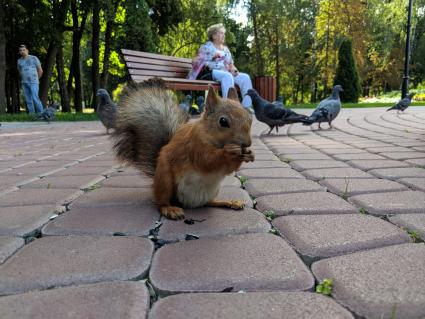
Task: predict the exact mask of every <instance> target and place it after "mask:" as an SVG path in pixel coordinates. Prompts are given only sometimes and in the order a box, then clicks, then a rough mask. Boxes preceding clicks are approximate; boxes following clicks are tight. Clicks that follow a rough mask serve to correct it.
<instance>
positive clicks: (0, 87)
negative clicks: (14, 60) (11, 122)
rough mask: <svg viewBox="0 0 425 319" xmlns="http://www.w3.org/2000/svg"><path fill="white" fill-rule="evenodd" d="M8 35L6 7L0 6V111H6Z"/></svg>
mask: <svg viewBox="0 0 425 319" xmlns="http://www.w3.org/2000/svg"><path fill="white" fill-rule="evenodd" d="M5 77H6V35H5V31H4V9H3V6H0V113H6V108H7V103H6V78H5Z"/></svg>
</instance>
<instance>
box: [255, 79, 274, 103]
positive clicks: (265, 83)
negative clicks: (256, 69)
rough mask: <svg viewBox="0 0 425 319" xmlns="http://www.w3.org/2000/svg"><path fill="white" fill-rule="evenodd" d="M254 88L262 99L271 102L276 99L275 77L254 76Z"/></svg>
mask: <svg viewBox="0 0 425 319" xmlns="http://www.w3.org/2000/svg"><path fill="white" fill-rule="evenodd" d="M254 89H256V90H257V92H258V94H259V95H260V96H261V97H263V98H264V99H266V100H268V101H270V102H273V101H275V100H276V77H274V76H256V77H255V78H254Z"/></svg>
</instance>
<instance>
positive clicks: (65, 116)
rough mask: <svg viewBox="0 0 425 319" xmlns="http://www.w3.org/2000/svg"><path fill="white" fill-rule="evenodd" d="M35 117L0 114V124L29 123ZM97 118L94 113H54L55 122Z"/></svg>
mask: <svg viewBox="0 0 425 319" xmlns="http://www.w3.org/2000/svg"><path fill="white" fill-rule="evenodd" d="M34 117H35V115H30V114H26V113H19V114H0V122H29V121H32V120H33V118H34ZM98 119H99V118H98V117H97V114H96V113H61V112H58V113H56V119H55V122H56V121H97V120H98Z"/></svg>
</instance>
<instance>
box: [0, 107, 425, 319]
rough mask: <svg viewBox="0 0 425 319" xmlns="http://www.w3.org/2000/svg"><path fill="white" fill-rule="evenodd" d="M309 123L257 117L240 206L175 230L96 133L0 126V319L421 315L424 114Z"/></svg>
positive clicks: (198, 216)
mask: <svg viewBox="0 0 425 319" xmlns="http://www.w3.org/2000/svg"><path fill="white" fill-rule="evenodd" d="M303 112H304V113H308V112H309V111H308V110H303ZM316 127H317V126H316V125H314V126H313V127H312V128H310V127H306V126H302V125H299V124H297V125H292V126H288V127H283V128H281V129H280V133H279V134H274V135H271V136H266V135H261V133H262V132H266V131H267V130H266V127H265V126H264V125H263V124H261V123H258V122H255V123H254V126H253V136H254V139H253V146H252V148H253V150H254V151H255V154H256V161H255V162H253V163H249V164H245V165H243V167H242V168H241V170H239V171H238V172H237V176H238V177H239V178H237V177H234V176H231V177H228V178H227V179H226V180H225V183H224V184H223V187H222V189H221V192H220V195H219V197H221V198H228V199H231V198H237V199H243V200H244V201H245V203H246V208H245V209H244V210H242V211H231V210H226V209H213V208H205V209H196V210H187V211H186V217H187V219H189V220H190V219H191V221H186V223H185V222H183V221H169V220H164V219H163V218H160V216H159V214H158V212H157V210H156V208H155V206H154V205H153V204H152V195H151V190H150V185H151V180H150V179H149V178H147V177H143V176H140V175H139V174H138V173H137V172H136V171H135V170H134V169H132V168H123V167H121V166H120V165H119V164H118V163H117V162H116V161H115V160H114V157H113V154H112V151H111V144H110V140H109V137H108V136H106V135H105V130H104V128H103V127H102V126H101V124H99V123H97V122H78V123H70V122H67V123H52V124H44V123H3V125H2V126H1V127H0V296H1V297H0V318H2V319H3V318H13V319H15V318H19V319H20V318H43V319H46V318H55V319H56V318H73V319H75V318H102V319H106V318H150V319H159V318H174V319H176V318H185V319H188V318H203V319H206V318H232V319H239V318H240V319H242V318H243V319H246V318H403V319H406V318H424V317H425V285H424V282H425V271H424V268H423V266H424V264H425V246H424V243H423V239H425V194H424V192H425V169H424V168H425V108H421V107H411V108H409V109H408V110H407V111H406V113H405V114H397V113H395V112H394V113H390V112H385V109H383V108H372V109H344V110H342V112H341V114H340V116H339V117H338V118H337V120H336V121H335V122H334V128H333V129H331V130H328V129H323V130H317V129H316ZM323 127H325V128H327V124H324V125H323ZM241 181H242V185H241ZM325 279H331V280H332V283H333V286H332V292H331V295H330V297H328V296H324V295H322V294H318V293H314V291H315V287H316V286H317V285H318V284H319V283H322V282H323V281H324V280H325ZM325 288H326V287H325Z"/></svg>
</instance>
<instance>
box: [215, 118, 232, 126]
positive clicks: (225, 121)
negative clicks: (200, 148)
mask: <svg viewBox="0 0 425 319" xmlns="http://www.w3.org/2000/svg"><path fill="white" fill-rule="evenodd" d="M218 123H219V124H220V126H221V127H230V123H229V120H228V119H227V118H225V117H220V120H219V121H218Z"/></svg>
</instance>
